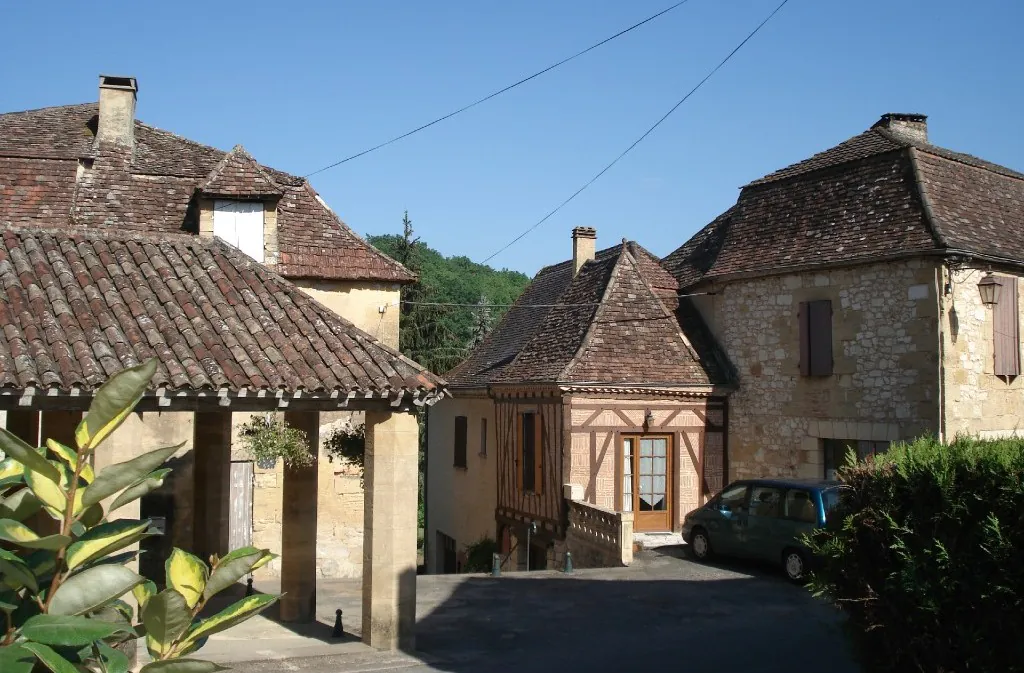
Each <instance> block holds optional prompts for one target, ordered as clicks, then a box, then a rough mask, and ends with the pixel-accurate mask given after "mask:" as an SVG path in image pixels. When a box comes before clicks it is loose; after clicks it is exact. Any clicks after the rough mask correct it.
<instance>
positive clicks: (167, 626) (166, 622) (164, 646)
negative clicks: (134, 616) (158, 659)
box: [142, 589, 192, 655]
mask: <svg viewBox="0 0 1024 673" xmlns="http://www.w3.org/2000/svg"><path fill="white" fill-rule="evenodd" d="M142 623H143V624H145V625H146V644H147V645H148V646H149V649H150V651H151V652H154V653H155V654H157V655H162V654H165V653H167V652H168V651H169V650H170V649H171V646H172V645H173V644H174V641H175V640H177V639H178V638H180V637H181V635H182V634H183V633H185V630H186V629H188V626H189V624H191V623H192V611H191V610H189V609H188V604H187V603H186V602H185V597H184V596H182V595H181V594H180V593H178V592H177V591H175V590H174V589H164V590H163V591H161V592H160V593H158V594H157V595H156V596H153V597H152V598H150V599H149V600H148V601H146V607H145V608H143V610H142Z"/></svg>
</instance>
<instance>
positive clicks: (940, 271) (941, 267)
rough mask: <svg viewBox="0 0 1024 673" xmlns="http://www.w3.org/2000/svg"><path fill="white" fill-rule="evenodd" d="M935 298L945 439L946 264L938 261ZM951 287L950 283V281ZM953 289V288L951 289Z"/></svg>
mask: <svg viewBox="0 0 1024 673" xmlns="http://www.w3.org/2000/svg"><path fill="white" fill-rule="evenodd" d="M935 273H936V279H935V298H936V301H937V303H938V306H937V308H938V311H937V314H938V320H937V327H938V329H937V330H936V331H937V332H938V339H939V343H938V353H939V363H938V374H939V428H938V430H939V441H940V442H944V441H946V336H945V335H946V330H945V323H944V320H945V319H946V307H945V289H946V283H945V275H946V265H945V264H943V263H941V262H940V263H939V264H938V265H937V266H936V269H935ZM950 287H952V283H950ZM951 291H953V290H951Z"/></svg>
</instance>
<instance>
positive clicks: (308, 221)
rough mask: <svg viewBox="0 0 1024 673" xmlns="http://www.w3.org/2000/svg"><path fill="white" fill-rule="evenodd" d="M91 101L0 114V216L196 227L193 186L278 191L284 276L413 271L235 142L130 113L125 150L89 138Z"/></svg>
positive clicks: (258, 194)
mask: <svg viewBox="0 0 1024 673" xmlns="http://www.w3.org/2000/svg"><path fill="white" fill-rule="evenodd" d="M98 111H99V106H98V105H97V104H96V103H88V104H85V105H68V106H61V107H51V108H43V109H40V110H29V111H26V112H13V113H5V114H0V171H2V172H0V197H3V198H2V202H0V225H2V224H15V223H17V224H23V225H35V226H64V225H65V224H67V223H68V222H69V218H70V221H73V226H76V227H101V228H102V227H108V226H114V225H115V223H116V226H118V227H121V228H126V229H130V230H132V231H137V232H140V233H152V232H183V231H186V232H196V231H198V214H197V206H196V199H195V195H196V193H197V191H198V190H199V189H200V188H202V187H206V189H207V191H208V193H209V194H210V195H213V196H228V197H233V198H276V197H277V196H281V193H282V192H283V196H282V198H281V199H280V200H279V201H278V209H279V213H278V228H279V232H278V245H279V253H280V260H281V267H280V268H278V271H280V272H281V273H282V274H284V275H285V276H289V277H302V278H323V279H330V280H375V281H386V282H399V283H402V282H409V281H412V280H414V279H415V275H414V274H412V273H411V272H409V270H408V269H406V268H405V267H403V266H402V265H401V264H399V263H398V262H396V261H394V260H392V259H391V258H389V257H387V256H386V255H384V254H383V253H382V252H380V251H379V250H377V249H376V248H374V247H373V246H372V245H370V244H369V243H367V242H366V241H364V240H362V239H361V238H360V237H359V236H357V235H356V234H355V233H354V232H353V231H352V230H351V229H350V228H349V227H348V226H346V225H345V223H343V222H342V221H341V220H340V219H338V217H337V216H335V215H334V213H333V212H331V210H330V209H329V208H328V207H327V206H326V205H325V204H323V203H321V202H320V201H319V199H317V198H316V197H315V192H312V188H311V187H310V186H309V184H308V183H307V182H306V181H305V180H304V179H302V178H299V177H296V176H294V175H289V174H287V173H283V172H281V171H277V170H274V169H272V168H269V167H267V166H262V165H260V164H258V163H256V162H255V161H254V160H252V159H251V157H249V156H248V154H247V153H245V151H244V150H242V149H241V148H236V150H233V151H232V152H230V153H227V152H223V151H221V150H218V149H216V148H213V147H209V146H206V145H202V144H200V143H196V142H193V141H191V140H188V139H186V138H182V137H180V136H177V135H175V134H173V133H169V132H167V131H163V130H160V129H157V128H154V127H152V126H148V125H146V124H143V123H141V122H138V121H136V123H135V148H134V151H133V152H132V153H131V154H128V153H127V152H125V151H123V150H120V149H117V148H113V147H97V146H96V143H95V136H96V128H97V123H98V122H97V120H98ZM80 160H82V161H81V166H80ZM79 173H80V179H78V180H77V181H76V175H78V174H79ZM246 179H251V182H250V183H249V184H248V185H247V184H245V180H246ZM310 194H313V195H314V196H312V197H310ZM286 260H288V261H286Z"/></svg>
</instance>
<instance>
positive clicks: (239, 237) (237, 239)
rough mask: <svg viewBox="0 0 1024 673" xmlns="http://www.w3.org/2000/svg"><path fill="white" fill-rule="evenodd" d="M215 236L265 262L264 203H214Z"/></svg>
mask: <svg viewBox="0 0 1024 673" xmlns="http://www.w3.org/2000/svg"><path fill="white" fill-rule="evenodd" d="M213 235H214V236H216V237H217V238H219V239H221V240H222V241H224V242H225V243H228V244H230V245H233V246H235V247H236V248H238V249H239V250H241V251H242V252H244V253H245V254H246V255H249V256H250V257H252V258H253V259H255V260H256V261H257V262H262V261H263V202H261V201H220V200H218V201H214V202H213Z"/></svg>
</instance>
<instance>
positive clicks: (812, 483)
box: [683, 479, 848, 581]
mask: <svg viewBox="0 0 1024 673" xmlns="http://www.w3.org/2000/svg"><path fill="white" fill-rule="evenodd" d="M844 488H848V487H843V486H840V485H839V483H838V482H835V481H828V480H824V479H744V480H741V481H736V482H733V483H731V484H729V485H728V486H726V487H725V489H723V490H722V492H721V493H719V494H718V495H716V496H715V497H714V498H712V499H711V500H710V501H709V502H708V503H707V504H706V505H704V506H703V507H701V508H699V509H695V510H693V511H692V512H690V513H689V514H687V515H686V518H685V519H684V520H683V539H684V540H686V542H687V543H688V544H689V545H690V551H691V552H692V554H693V556H694V558H696V559H697V560H698V561H703V560H705V559H707V558H709V557H710V556H711V555H712V554H713V553H714V554H721V555H722V556H735V557H741V558H750V559H760V560H765V561H770V562H772V563H780V564H781V565H782V567H783V569H785V571H786V575H787V576H788V577H789V578H790V579H791V580H793V581H799V580H801V579H803V577H804V573H805V569H806V568H807V564H808V563H809V562H810V561H811V556H810V553H809V552H808V550H807V547H805V546H804V545H803V544H802V543H801V541H800V537H801V536H802V535H803V534H804V533H809V532H811V531H812V530H814V529H815V528H819V527H821V526H824V525H825V515H826V514H827V513H828V512H829V510H831V509H832V508H833V507H834V506H835V505H836V503H837V502H838V501H839V496H840V493H841V489H844Z"/></svg>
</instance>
